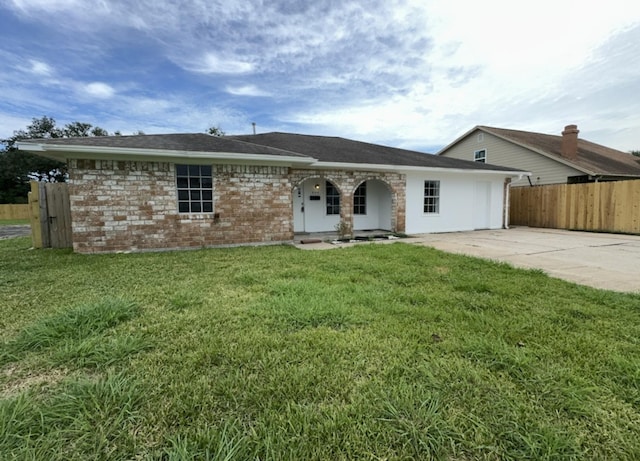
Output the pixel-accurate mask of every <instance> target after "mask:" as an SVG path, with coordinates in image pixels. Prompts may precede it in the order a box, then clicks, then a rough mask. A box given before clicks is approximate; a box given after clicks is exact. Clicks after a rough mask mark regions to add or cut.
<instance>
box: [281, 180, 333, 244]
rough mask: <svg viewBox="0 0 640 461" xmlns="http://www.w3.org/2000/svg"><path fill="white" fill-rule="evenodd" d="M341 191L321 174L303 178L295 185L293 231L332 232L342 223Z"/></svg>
mask: <svg viewBox="0 0 640 461" xmlns="http://www.w3.org/2000/svg"><path fill="white" fill-rule="evenodd" d="M340 195H341V191H340V188H339V187H338V186H337V185H336V183H335V182H334V181H332V180H331V179H329V178H326V177H321V176H311V177H308V178H305V179H303V180H302V181H300V182H299V183H298V184H296V185H295V186H294V187H293V194H292V196H293V232H294V233H308V232H332V231H335V230H336V226H337V225H338V224H339V223H340V209H341V207H342V203H341V200H340Z"/></svg>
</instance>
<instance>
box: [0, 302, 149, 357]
mask: <svg viewBox="0 0 640 461" xmlns="http://www.w3.org/2000/svg"><path fill="white" fill-rule="evenodd" d="M138 314H139V307H138V305H137V304H136V303H133V302H130V301H124V300H121V299H105V300H101V301H98V302H93V303H87V304H84V305H81V306H79V307H76V308H73V309H67V310H64V311H62V312H60V313H58V314H55V315H52V316H49V317H44V318H42V319H40V320H38V321H36V322H34V323H33V324H31V325H28V326H27V327H25V328H24V329H23V330H22V331H21V332H20V334H19V335H18V336H17V337H16V338H15V339H13V340H10V341H9V342H8V343H7V344H5V346H4V348H3V354H2V357H1V358H0V364H2V363H3V362H7V361H11V360H15V359H18V358H20V357H21V356H22V355H23V354H25V353H27V352H33V351H38V350H40V349H44V348H49V347H52V346H55V345H59V344H61V343H65V347H66V349H67V350H69V349H76V350H77V351H78V353H79V354H82V350H83V349H84V350H85V352H86V350H87V349H91V350H94V349H95V346H99V347H102V346H101V345H98V344H91V342H88V343H87V342H84V343H83V342H82V341H83V340H86V339H87V338H89V337H91V336H95V335H97V334H99V333H102V332H103V331H105V330H106V329H108V328H112V327H114V326H116V325H118V324H119V323H121V322H124V321H127V320H130V319H131V318H133V317H135V316H137V315H138ZM83 344H84V345H83ZM87 344H88V346H87Z"/></svg>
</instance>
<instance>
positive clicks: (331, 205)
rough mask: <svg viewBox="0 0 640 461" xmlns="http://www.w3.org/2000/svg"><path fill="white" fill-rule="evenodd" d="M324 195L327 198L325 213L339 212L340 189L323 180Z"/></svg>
mask: <svg viewBox="0 0 640 461" xmlns="http://www.w3.org/2000/svg"><path fill="white" fill-rule="evenodd" d="M325 196H326V200H327V214H328V215H336V214H338V215H339V214H340V191H338V189H337V188H336V186H334V185H333V184H331V183H330V182H329V181H326V182H325Z"/></svg>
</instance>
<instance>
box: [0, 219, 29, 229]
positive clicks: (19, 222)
mask: <svg viewBox="0 0 640 461" xmlns="http://www.w3.org/2000/svg"><path fill="white" fill-rule="evenodd" d="M29 224H31V222H30V221H29V220H28V219H0V227H2V226H28V225H29Z"/></svg>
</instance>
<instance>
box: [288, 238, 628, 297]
mask: <svg viewBox="0 0 640 461" xmlns="http://www.w3.org/2000/svg"><path fill="white" fill-rule="evenodd" d="M400 242H404V243H413V244H418V245H426V246H430V247H434V248H437V249H439V250H443V251H448V252H451V253H460V254H466V255H470V256H477V257H481V258H487V259H493V260H497V261H504V262H508V263H510V264H512V265H513V266H516V267H523V268H528V269H534V268H535V269H542V270H543V271H544V272H545V273H547V274H549V275H550V276H552V277H557V278H561V279H564V280H568V281H571V282H575V283H579V284H583V285H588V286H592V287H595V288H603V289H607V290H615V291H624V292H635V293H640V236H634V235H620V234H602V233H592V232H576V231H564V230H558V229H540V228H530V227H516V228H512V229H505V230H502V229H501V230H486V231H472V232H451V233H445V234H422V235H416V236H412V237H410V238H407V239H402V240H400ZM385 243H386V242H385ZM389 243H391V242H389ZM300 247H301V248H303V247H305V249H314V248H312V247H315V248H317V249H321V248H335V245H331V244H328V243H318V244H312V245H300Z"/></svg>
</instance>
